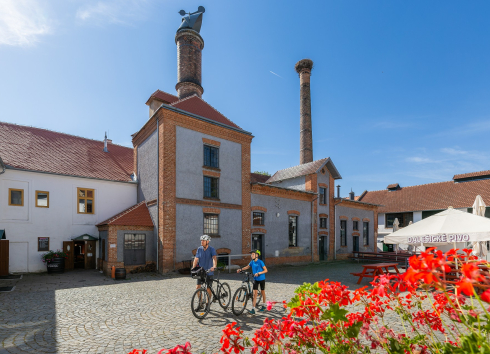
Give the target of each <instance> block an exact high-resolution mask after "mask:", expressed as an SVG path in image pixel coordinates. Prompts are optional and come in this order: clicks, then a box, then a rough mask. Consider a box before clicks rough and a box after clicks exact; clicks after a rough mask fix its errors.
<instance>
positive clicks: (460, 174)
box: [453, 170, 490, 180]
mask: <svg viewBox="0 0 490 354" xmlns="http://www.w3.org/2000/svg"><path fill="white" fill-rule="evenodd" d="M482 172H490V170H481V171H473V172H466V173H457V174H455V175H454V176H453V180H454V178H455V177H456V176H463V175H469V174H472V173H482ZM475 177H477V176H475Z"/></svg>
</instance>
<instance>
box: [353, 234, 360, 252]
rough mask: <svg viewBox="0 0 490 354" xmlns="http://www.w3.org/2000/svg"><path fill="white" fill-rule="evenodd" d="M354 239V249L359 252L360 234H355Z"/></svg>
mask: <svg viewBox="0 0 490 354" xmlns="http://www.w3.org/2000/svg"><path fill="white" fill-rule="evenodd" d="M352 239H353V240H354V246H353V251H354V252H359V236H354V237H352Z"/></svg>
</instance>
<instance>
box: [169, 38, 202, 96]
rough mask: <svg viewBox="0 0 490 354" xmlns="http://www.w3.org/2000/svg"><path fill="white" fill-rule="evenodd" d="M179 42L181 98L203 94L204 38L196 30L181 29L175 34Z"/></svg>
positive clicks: (178, 59)
mask: <svg viewBox="0 0 490 354" xmlns="http://www.w3.org/2000/svg"><path fill="white" fill-rule="evenodd" d="M175 44H177V73H178V74H177V85H176V86H175V89H176V90H177V92H178V96H179V99H182V98H185V97H189V96H192V95H194V94H197V95H198V96H199V97H201V96H202V94H203V92H204V89H203V88H202V85H201V51H202V50H203V49H204V40H203V39H202V37H201V36H200V35H199V33H197V32H196V31H194V30H191V29H184V30H179V31H178V32H177V34H176V35H175Z"/></svg>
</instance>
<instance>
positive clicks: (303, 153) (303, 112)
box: [294, 59, 313, 164]
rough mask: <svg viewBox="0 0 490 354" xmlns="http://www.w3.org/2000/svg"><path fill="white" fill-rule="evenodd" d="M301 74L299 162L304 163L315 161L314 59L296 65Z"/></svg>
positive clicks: (301, 61)
mask: <svg viewBox="0 0 490 354" xmlns="http://www.w3.org/2000/svg"><path fill="white" fill-rule="evenodd" d="M294 68H295V69H296V72H297V73H298V74H299V82H300V94H299V95H300V119H301V120H300V125H299V127H300V133H299V136H300V152H299V163H300V164H304V163H308V162H312V161H313V138H312V135H311V96H310V75H311V70H312V69H313V61H312V60H310V59H303V60H300V61H298V62H297V63H296V65H295V66H294Z"/></svg>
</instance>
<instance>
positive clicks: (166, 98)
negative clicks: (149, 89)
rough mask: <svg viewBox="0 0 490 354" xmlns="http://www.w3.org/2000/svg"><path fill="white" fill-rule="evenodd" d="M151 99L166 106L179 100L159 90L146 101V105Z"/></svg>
mask: <svg viewBox="0 0 490 354" xmlns="http://www.w3.org/2000/svg"><path fill="white" fill-rule="evenodd" d="M152 99H157V100H159V101H162V102H163V103H168V104H169V103H172V102H176V101H178V100H179V98H178V97H177V96H174V95H171V94H170V93H167V92H163V91H160V90H156V91H155V92H153V93H152V95H151V96H150V98H149V99H148V101H146V104H149V103H150V101H151V100H152Z"/></svg>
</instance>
